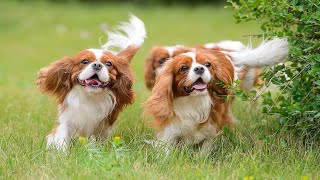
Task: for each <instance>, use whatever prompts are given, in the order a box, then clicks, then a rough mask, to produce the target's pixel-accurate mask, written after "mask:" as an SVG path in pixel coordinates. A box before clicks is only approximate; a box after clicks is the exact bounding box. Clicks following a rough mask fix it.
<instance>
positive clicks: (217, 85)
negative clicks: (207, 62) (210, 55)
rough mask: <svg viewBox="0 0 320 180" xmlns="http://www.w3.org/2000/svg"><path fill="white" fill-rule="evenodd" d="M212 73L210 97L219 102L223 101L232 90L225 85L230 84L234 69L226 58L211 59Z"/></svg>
mask: <svg viewBox="0 0 320 180" xmlns="http://www.w3.org/2000/svg"><path fill="white" fill-rule="evenodd" d="M212 66H213V68H214V75H213V77H212V83H211V84H210V86H209V88H210V93H212V97H214V99H215V100H218V101H219V102H224V101H225V98H226V96H227V95H231V94H232V92H231V91H230V90H229V89H228V87H226V86H230V85H231V84H232V83H233V80H234V69H233V66H232V64H231V63H230V61H229V60H227V59H222V60H214V61H212Z"/></svg>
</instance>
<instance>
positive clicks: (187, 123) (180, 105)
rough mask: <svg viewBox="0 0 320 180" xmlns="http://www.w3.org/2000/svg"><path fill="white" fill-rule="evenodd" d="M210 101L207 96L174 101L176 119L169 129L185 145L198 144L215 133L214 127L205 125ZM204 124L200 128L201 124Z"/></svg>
mask: <svg viewBox="0 0 320 180" xmlns="http://www.w3.org/2000/svg"><path fill="white" fill-rule="evenodd" d="M211 108H212V100H211V98H210V96H209V95H208V94H205V95H202V96H188V97H180V98H178V99H176V100H175V101H174V111H175V114H176V117H175V118H174V119H173V120H172V124H171V128H172V130H173V131H175V133H178V134H179V136H180V138H181V139H182V140H184V141H185V143H187V144H189V143H190V144H193V143H198V142H200V141H202V140H204V139H206V138H207V137H208V136H211V135H212V132H215V127H214V125H212V124H210V123H207V122H206V121H207V120H208V119H209V118H210V117H209V116H210V111H211ZM203 122H206V123H205V124H204V125H203V126H202V127H201V128H199V127H200V126H201V125H200V124H201V123H203Z"/></svg>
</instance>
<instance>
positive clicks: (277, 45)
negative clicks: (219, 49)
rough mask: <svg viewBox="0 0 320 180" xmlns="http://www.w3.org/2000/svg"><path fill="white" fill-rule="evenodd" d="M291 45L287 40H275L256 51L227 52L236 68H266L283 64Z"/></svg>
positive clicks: (267, 42) (261, 45) (262, 45)
mask: <svg viewBox="0 0 320 180" xmlns="http://www.w3.org/2000/svg"><path fill="white" fill-rule="evenodd" d="M288 46H289V44H288V42H287V40H286V39H280V38H274V39H272V40H270V41H266V42H262V43H261V44H260V46H259V47H257V48H255V49H250V48H248V49H246V50H243V51H237V52H226V53H227V54H228V55H230V56H231V59H232V61H233V64H234V65H235V66H236V67H242V66H247V67H264V66H270V65H275V64H278V63H281V62H283V61H284V60H285V58H286V57H287V56H288V53H289V48H288Z"/></svg>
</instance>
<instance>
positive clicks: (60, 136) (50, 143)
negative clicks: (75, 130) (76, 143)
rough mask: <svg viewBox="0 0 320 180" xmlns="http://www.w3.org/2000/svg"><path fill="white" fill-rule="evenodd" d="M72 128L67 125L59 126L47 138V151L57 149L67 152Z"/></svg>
mask: <svg viewBox="0 0 320 180" xmlns="http://www.w3.org/2000/svg"><path fill="white" fill-rule="evenodd" d="M71 133H72V132H71V128H70V127H69V126H68V125H67V124H59V125H58V126H57V127H56V128H54V129H53V130H52V132H51V134H49V135H48V136H47V149H49V148H56V149H58V150H59V151H62V152H66V151H67V148H68V145H69V143H70V139H71Z"/></svg>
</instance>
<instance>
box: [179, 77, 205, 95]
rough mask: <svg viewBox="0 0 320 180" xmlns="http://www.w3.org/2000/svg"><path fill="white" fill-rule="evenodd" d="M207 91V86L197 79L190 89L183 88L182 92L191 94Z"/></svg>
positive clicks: (200, 79)
mask: <svg viewBox="0 0 320 180" xmlns="http://www.w3.org/2000/svg"><path fill="white" fill-rule="evenodd" d="M205 89H207V84H206V83H205V82H203V80H202V78H199V79H197V80H196V81H195V82H194V83H193V84H192V86H190V87H184V90H185V91H186V93H191V92H193V91H204V90H205Z"/></svg>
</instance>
